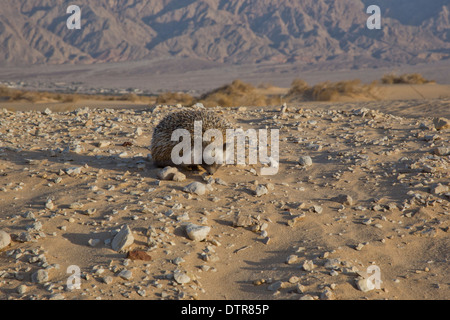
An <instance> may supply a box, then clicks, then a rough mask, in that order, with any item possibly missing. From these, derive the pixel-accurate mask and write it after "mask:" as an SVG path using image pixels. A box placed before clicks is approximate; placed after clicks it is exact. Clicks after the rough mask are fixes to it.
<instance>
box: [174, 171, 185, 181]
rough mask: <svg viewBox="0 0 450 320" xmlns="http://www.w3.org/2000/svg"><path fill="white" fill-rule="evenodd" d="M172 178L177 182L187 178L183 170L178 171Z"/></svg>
mask: <svg viewBox="0 0 450 320" xmlns="http://www.w3.org/2000/svg"><path fill="white" fill-rule="evenodd" d="M172 180H173V181H176V182H183V181H184V180H186V175H185V174H183V173H181V172H176V173H175V174H174V175H173V177H172Z"/></svg>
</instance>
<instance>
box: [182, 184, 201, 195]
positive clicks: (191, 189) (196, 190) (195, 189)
mask: <svg viewBox="0 0 450 320" xmlns="http://www.w3.org/2000/svg"><path fill="white" fill-rule="evenodd" d="M183 191H184V192H187V193H193V194H196V195H199V196H201V195H204V194H205V193H206V186H205V185H204V184H203V183H200V182H192V183H191V184H189V185H187V186H186V187H184V189H183Z"/></svg>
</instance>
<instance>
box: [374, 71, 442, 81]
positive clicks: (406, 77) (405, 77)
mask: <svg viewBox="0 0 450 320" xmlns="http://www.w3.org/2000/svg"><path fill="white" fill-rule="evenodd" d="M381 83H383V84H426V83H435V81H433V80H427V79H425V78H424V77H423V76H422V75H421V74H420V73H409V74H407V73H405V74H402V75H400V76H398V75H396V74H394V73H388V74H385V75H384V76H383V78H381Z"/></svg>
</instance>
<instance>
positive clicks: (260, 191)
mask: <svg viewBox="0 0 450 320" xmlns="http://www.w3.org/2000/svg"><path fill="white" fill-rule="evenodd" d="M267 193H269V190H268V189H267V188H266V187H265V186H263V185H261V184H260V185H258V186H257V187H256V191H255V196H257V197H261V196H263V195H265V194H267Z"/></svg>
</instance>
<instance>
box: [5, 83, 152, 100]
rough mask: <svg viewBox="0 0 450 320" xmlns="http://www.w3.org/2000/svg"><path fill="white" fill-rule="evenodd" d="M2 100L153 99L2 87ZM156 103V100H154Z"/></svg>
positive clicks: (134, 95) (137, 96) (129, 94)
mask: <svg viewBox="0 0 450 320" xmlns="http://www.w3.org/2000/svg"><path fill="white" fill-rule="evenodd" d="M0 100H2V101H8V102H14V101H25V102H32V103H38V102H77V101H81V100H98V101H130V102H142V103H150V102H152V98H150V97H146V96H139V95H136V94H134V93H128V94H124V95H119V96H112V95H100V94H99V95H90V94H89V95H88V94H76V93H74V94H72V93H56V92H47V91H28V90H20V89H12V88H8V87H4V86H0ZM153 101H154V99H153Z"/></svg>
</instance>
